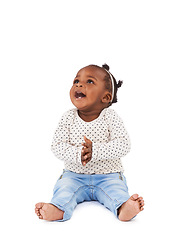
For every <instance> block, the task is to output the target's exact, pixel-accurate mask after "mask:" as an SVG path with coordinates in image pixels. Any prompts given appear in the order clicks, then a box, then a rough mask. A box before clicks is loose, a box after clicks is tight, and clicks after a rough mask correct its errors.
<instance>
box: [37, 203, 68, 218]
mask: <svg viewBox="0 0 180 240" xmlns="http://www.w3.org/2000/svg"><path fill="white" fill-rule="evenodd" d="M35 213H36V214H37V216H38V217H39V218H40V219H44V220H48V221H55V220H61V219H63V215H64V212H63V211H62V210H60V209H59V208H57V207H55V206H54V205H52V204H50V203H43V202H40V203H37V204H36V205H35Z"/></svg>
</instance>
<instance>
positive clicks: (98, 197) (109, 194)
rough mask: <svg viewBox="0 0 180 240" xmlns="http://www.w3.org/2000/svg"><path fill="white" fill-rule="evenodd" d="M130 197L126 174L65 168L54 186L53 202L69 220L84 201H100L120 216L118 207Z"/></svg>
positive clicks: (64, 217)
mask: <svg viewBox="0 0 180 240" xmlns="http://www.w3.org/2000/svg"><path fill="white" fill-rule="evenodd" d="M129 198H130V196H129V194H128V187H127V184H126V178H125V176H124V175H123V174H122V173H121V172H120V173H109V174H92V175H89V174H78V173H74V172H71V171H69V170H64V171H63V174H62V175H61V176H60V178H59V179H58V181H57V183H56V185H55V187H54V195H53V198H52V200H51V202H50V203H51V204H53V205H54V206H56V207H57V208H59V209H61V210H62V211H64V216H63V219H62V220H59V221H66V220H69V219H70V218H71V216H72V213H73V211H74V208H75V207H76V206H77V204H78V203H82V202H84V201H98V202H99V203H101V204H103V205H104V206H105V207H106V208H108V209H109V210H110V211H112V212H113V213H114V214H115V215H116V217H117V216H118V211H117V210H118V208H119V207H120V206H121V205H122V204H123V203H124V202H126V201H127V200H128V199H129Z"/></svg>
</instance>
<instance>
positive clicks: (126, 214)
mask: <svg viewBox="0 0 180 240" xmlns="http://www.w3.org/2000/svg"><path fill="white" fill-rule="evenodd" d="M143 207H144V200H143V198H142V197H139V196H138V194H133V195H132V196H131V197H130V198H129V199H128V200H127V201H126V202H125V203H123V204H122V206H121V207H120V209H119V216H118V217H119V219H120V220H121V221H129V220H131V219H132V218H133V217H135V216H136V215H137V214H138V213H139V212H141V211H142V210H144V208H143Z"/></svg>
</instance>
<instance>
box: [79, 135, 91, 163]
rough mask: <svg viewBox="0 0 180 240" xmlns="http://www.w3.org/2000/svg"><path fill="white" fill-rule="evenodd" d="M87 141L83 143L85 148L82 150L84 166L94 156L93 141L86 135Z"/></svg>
mask: <svg viewBox="0 0 180 240" xmlns="http://www.w3.org/2000/svg"><path fill="white" fill-rule="evenodd" d="M84 141H85V143H82V145H83V148H82V151H81V162H82V165H83V166H86V164H87V163H88V162H89V161H90V160H91V158H92V142H91V140H89V139H87V138H86V137H85V136H84Z"/></svg>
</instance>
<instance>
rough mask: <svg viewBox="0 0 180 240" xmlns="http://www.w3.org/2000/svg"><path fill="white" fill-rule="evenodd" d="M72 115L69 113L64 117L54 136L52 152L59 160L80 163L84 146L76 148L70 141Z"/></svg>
mask: <svg viewBox="0 0 180 240" xmlns="http://www.w3.org/2000/svg"><path fill="white" fill-rule="evenodd" d="M70 114H71V113H70V112H69V111H68V112H66V113H65V114H64V115H63V116H62V118H61V120H60V122H59V124H58V127H57V129H56V131H55V133H54V136H53V142H52V145H51V150H52V152H53V153H54V155H55V156H56V157H57V158H58V159H61V160H66V161H69V160H71V161H74V162H79V161H81V149H82V146H80V147H77V146H74V145H72V144H71V143H70V141H69V139H70V137H69V127H68V126H69V124H70V119H71V117H72V116H71V115H70Z"/></svg>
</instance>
